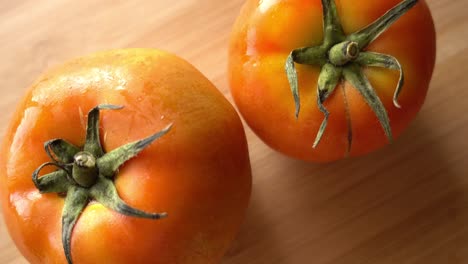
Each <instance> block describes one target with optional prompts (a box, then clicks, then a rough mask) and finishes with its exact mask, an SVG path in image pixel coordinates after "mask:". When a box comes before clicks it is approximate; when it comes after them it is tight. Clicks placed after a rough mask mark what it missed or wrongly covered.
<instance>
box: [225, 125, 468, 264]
mask: <svg viewBox="0 0 468 264" xmlns="http://www.w3.org/2000/svg"><path fill="white" fill-rule="evenodd" d="M429 120H430V118H429V116H426V118H425V117H424V116H420V117H419V118H417V119H416V120H415V122H413V124H412V125H411V126H410V128H409V129H408V131H407V132H406V133H404V135H402V136H401V138H400V139H399V140H397V141H396V142H395V143H394V144H393V145H391V146H389V147H387V148H385V149H383V150H381V151H378V152H376V153H374V154H371V155H368V156H365V157H361V158H354V159H348V160H343V161H339V162H335V163H332V164H325V165H314V164H309V163H306V162H301V161H295V160H291V159H288V158H286V157H283V156H281V155H280V154H275V153H273V152H271V153H272V154H271V155H269V156H268V157H265V158H258V159H257V160H253V170H254V177H255V180H254V187H253V194H252V199H251V205H250V207H249V210H248V213H247V217H246V221H245V224H244V226H243V227H242V229H241V232H240V234H239V236H238V238H237V240H236V242H235V244H234V246H233V247H232V248H231V250H230V251H229V252H228V254H227V255H226V257H225V259H224V262H223V264H228V263H229V264H237V263H252V264H257V263H272V264H274V263H278V264H279V263H287V264H290V263H291V264H295V263H310V262H311V261H313V263H317V264H320V263H327V264H338V263H346V264H353V263H360V264H364V263H461V262H457V261H456V260H457V259H455V258H458V259H460V255H461V254H465V256H466V257H467V258H468V252H466V251H465V252H462V251H461V250H462V248H468V239H465V240H462V241H466V242H461V240H460V239H459V238H458V239H457V235H466V236H467V237H468V228H465V226H466V223H467V222H468V194H465V192H464V189H465V190H466V188H467V182H466V180H465V179H464V178H465V177H464V175H466V172H465V168H464V167H466V166H464V165H463V164H462V161H461V160H460V159H462V158H463V155H461V154H458V156H457V155H456V154H455V153H449V152H450V149H456V146H454V147H450V146H447V142H446V141H443V140H442V141H441V140H440V138H441V135H436V134H433V133H431V124H429ZM437 133H439V134H440V132H437ZM460 134H461V133H460ZM459 136H460V141H458V140H453V142H457V141H458V142H464V139H463V135H459ZM465 145H466V144H465ZM266 160H268V162H266ZM268 163H274V164H275V170H273V171H270V170H268ZM264 171H268V175H265V174H264V173H263V174H262V172H264ZM440 247H445V248H443V249H442V248H440ZM433 259H440V261H439V262H437V261H436V262H433ZM465 259H466V258H465ZM418 261H420V262H418Z"/></svg>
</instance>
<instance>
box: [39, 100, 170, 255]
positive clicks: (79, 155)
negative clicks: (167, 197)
mask: <svg viewBox="0 0 468 264" xmlns="http://www.w3.org/2000/svg"><path fill="white" fill-rule="evenodd" d="M121 108H122V107H120V106H115V105H99V106H97V107H95V108H93V109H92V110H91V111H90V112H89V113H88V126H87V130H86V142H85V145H84V146H83V147H82V148H80V147H77V146H74V145H73V144H71V143H69V142H67V141H65V140H63V139H53V140H50V141H47V142H46V143H45V144H44V148H45V151H46V153H47V155H48V156H49V157H50V159H51V160H52V161H51V162H46V163H44V164H42V165H41V166H39V167H38V168H37V169H36V170H35V171H34V173H33V174H32V180H33V182H34V185H35V186H36V187H37V189H39V191H40V192H41V193H58V194H59V195H62V196H65V205H64V208H63V211H62V243H63V248H64V251H65V256H66V259H67V262H68V263H69V264H72V263H73V261H72V256H71V235H72V231H73V227H74V226H75V224H76V222H77V220H78V218H79V217H80V215H81V213H82V212H83V210H84V209H85V208H86V206H87V205H88V203H89V202H90V201H91V200H94V201H96V202H99V203H101V204H102V205H104V206H106V207H107V208H109V209H111V210H114V211H116V212H118V213H121V214H124V215H127V216H134V217H140V218H148V219H161V218H164V217H166V216H167V214H166V213H148V212H144V211H141V210H139V209H136V208H133V207H131V206H129V205H127V204H126V203H125V202H124V201H123V200H122V199H121V198H120V197H119V195H118V193H117V189H116V188H115V185H114V181H113V179H114V177H115V175H116V174H117V171H118V169H119V167H120V166H121V165H122V164H124V163H125V162H126V161H128V160H129V159H131V158H133V157H135V156H136V155H137V154H138V153H140V152H141V151H142V150H143V149H145V148H146V147H148V146H149V145H150V144H151V143H152V142H153V141H155V140H156V139H158V138H160V137H162V136H163V135H165V134H166V133H168V132H169V130H170V129H171V126H172V125H169V126H167V127H166V128H164V129H163V130H161V131H159V132H158V133H156V134H154V135H152V136H150V137H148V138H145V139H142V140H138V141H135V142H132V143H128V144H125V145H123V146H121V147H118V148H116V149H114V150H112V151H110V152H108V153H105V152H104V150H103V148H102V146H101V142H100V136H99V112H100V110H104V109H111V110H116V109H121ZM46 166H55V167H57V168H58V169H57V170H56V171H54V172H51V173H49V174H46V175H43V176H41V177H39V173H40V171H41V170H42V169H43V168H44V167H46Z"/></svg>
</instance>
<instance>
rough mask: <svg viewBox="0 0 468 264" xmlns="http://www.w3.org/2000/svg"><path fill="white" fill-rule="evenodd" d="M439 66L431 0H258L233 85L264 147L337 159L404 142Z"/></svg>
mask: <svg viewBox="0 0 468 264" xmlns="http://www.w3.org/2000/svg"><path fill="white" fill-rule="evenodd" d="M335 2H336V3H335ZM374 21H375V22H374ZM434 62H435V30H434V25H433V21H432V17H431V14H430V11H429V8H428V6H427V4H426V3H425V1H423V0H421V1H419V2H418V1H417V0H404V1H402V0H386V1H373V0H372V1H371V0H363V1H358V2H357V1H355V0H339V1H333V0H322V1H319V0H307V1H304V0H264V1H261V0H248V1H247V2H246V3H245V5H244V7H243V8H242V10H241V13H240V16H239V17H238V19H237V21H236V23H235V25H234V27H233V31H232V36H231V42H230V51H229V79H230V86H231V92H232V95H233V97H234V100H235V103H236V105H237V106H238V108H239V110H240V112H241V114H242V116H243V117H244V119H245V120H246V122H247V123H248V125H249V126H250V127H251V128H252V130H253V131H254V132H255V133H256V134H257V135H258V136H259V137H260V138H261V139H262V140H263V141H265V142H266V143H267V144H268V145H269V146H271V147H272V148H274V149H276V150H278V151H280V152H282V153H284V154H287V155H289V156H292V157H295V158H298V159H303V160H309V161H317V162H327V161H333V160H337V159H341V158H343V157H345V156H358V155H363V154H365V153H368V152H371V151H373V150H375V149H378V148H380V147H382V146H384V145H386V144H387V143H388V142H389V141H391V140H392V139H393V138H396V137H398V136H399V135H400V134H401V133H402V131H403V130H404V129H405V128H406V127H407V126H408V124H409V123H410V121H411V120H412V119H413V118H414V117H415V115H416V113H417V112H418V111H419V109H420V108H421V106H422V104H423V102H424V100H425V96H426V93H427V89H428V86H429V81H430V79H431V76H432V72H433V68H434ZM285 69H286V70H285ZM401 69H402V71H401ZM399 72H401V73H402V74H401V76H400V74H399ZM400 77H404V79H403V78H401V79H400ZM403 81H404V82H403ZM397 86H398V88H396V87H397ZM400 90H401V93H400ZM400 106H401V107H400ZM399 107H400V108H399ZM328 114H329V118H328V119H326V116H327V115H328ZM326 121H328V122H326Z"/></svg>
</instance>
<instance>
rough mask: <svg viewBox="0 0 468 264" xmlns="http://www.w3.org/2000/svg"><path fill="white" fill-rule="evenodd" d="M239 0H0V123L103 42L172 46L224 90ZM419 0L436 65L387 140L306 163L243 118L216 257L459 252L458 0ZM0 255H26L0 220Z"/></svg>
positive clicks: (462, 14) (409, 257) (409, 260)
mask: <svg viewBox="0 0 468 264" xmlns="http://www.w3.org/2000/svg"><path fill="white" fill-rule="evenodd" d="M242 2H243V1H242V0H230V1H219V0H177V1H173V0H171V1H169V0H159V1H149V0H146V1H145V0H135V1H123V0H101V1H94V0H84V1H72V0H42V1H35V0H21V1H19V0H17V1H10V0H0V39H1V42H0V58H2V61H1V62H0V91H1V95H2V100H1V101H0V123H1V124H2V125H1V126H0V132H1V133H2V134H3V133H4V132H5V125H6V124H7V123H8V120H9V118H10V116H11V114H12V109H14V107H15V105H16V103H17V102H18V100H19V98H20V97H21V96H22V94H23V93H24V91H25V89H26V87H27V86H28V85H29V84H31V83H32V81H33V80H34V78H36V77H37V76H38V75H39V74H40V73H41V72H42V71H44V70H45V69H46V68H49V67H51V66H53V65H56V64H59V63H61V62H63V61H65V60H67V59H70V58H73V57H76V56H79V55H84V54H87V53H90V52H93V51H97V50H102V49H110V48H123V47H157V48H161V49H165V50H168V51H171V52H173V53H176V54H178V55H180V56H181V57H183V58H185V59H187V60H189V61H191V62H192V63H193V64H194V65H195V66H196V67H197V68H199V69H200V70H201V71H202V72H203V73H204V74H205V75H206V76H207V77H208V78H209V79H211V80H212V81H213V82H214V83H215V85H216V86H217V87H218V88H219V89H220V90H221V91H222V92H223V93H224V94H225V95H226V97H228V99H229V100H231V101H232V99H231V97H230V95H229V91H228V85H227V78H226V59H227V43H228V36H229V31H230V28H231V25H232V23H233V22H234V19H235V17H236V15H237V13H238V12H239V8H240V6H241V4H242ZM428 2H429V5H430V7H431V9H432V11H433V16H434V19H435V22H436V28H437V33H438V56H437V66H436V70H435V74H434V77H433V81H432V83H431V87H430V92H429V95H428V99H427V101H426V104H425V105H424V107H423V109H422V111H421V112H420V114H419V115H418V117H417V118H416V120H415V121H414V122H413V124H412V125H411V126H410V128H409V130H408V131H407V132H406V133H405V134H404V135H403V136H402V138H401V139H399V140H398V141H397V142H396V143H395V144H393V145H392V146H389V147H387V148H385V149H383V150H381V151H378V152H377V153H375V154H372V155H370V156H366V157H363V158H356V159H352V160H344V161H340V162H336V163H333V164H327V165H314V164H308V163H304V162H300V161H295V160H292V159H289V158H287V157H284V156H282V155H280V154H278V153H276V152H273V151H272V150H270V149H269V148H267V147H266V146H265V145H264V144H263V143H262V142H261V141H260V140H259V139H258V138H257V137H255V135H253V134H252V132H251V131H250V129H248V128H247V127H246V130H247V136H248V140H249V147H250V155H251V161H252V166H253V174H254V185H253V195H252V200H251V205H250V208H249V211H248V215H247V218H246V220H245V224H244V225H243V227H242V230H241V232H240V234H239V236H238V238H237V240H236V241H235V242H234V244H233V246H232V248H231V250H230V251H229V252H228V254H227V255H226V257H225V258H224V261H223V264H241V263H242V264H245V263H249V264H263V263H264V264H277V263H286V264H299V263H315V264H340V263H346V264H354V263H369V264H370V263H372V264H375V263H377V264H387V263H388V264H394V263H400V264H439V263H441V264H444V263H451V264H462V263H468V224H467V223H468V172H467V171H468V170H467V169H468V165H467V161H468V140H467V135H468V115H466V114H465V113H466V112H465V111H466V110H468V104H467V102H468V101H467V100H468V99H467V98H468V89H467V88H468V86H467V84H468V74H467V73H466V72H467V69H466V65H468V56H467V55H466V54H467V53H468V45H466V43H467V41H468V35H467V34H466V33H467V31H466V29H467V28H468V16H466V11H468V10H467V6H468V2H467V1H466V0H429V1H428ZM0 184H2V183H0ZM0 219H1V218H0ZM0 263H3V264H22V263H27V262H26V261H25V260H24V259H23V258H22V256H21V255H20V254H19V252H18V251H17V249H16V248H15V246H14V244H13V242H12V241H11V240H10V238H9V236H8V234H7V230H6V227H5V225H4V222H3V219H2V220H0Z"/></svg>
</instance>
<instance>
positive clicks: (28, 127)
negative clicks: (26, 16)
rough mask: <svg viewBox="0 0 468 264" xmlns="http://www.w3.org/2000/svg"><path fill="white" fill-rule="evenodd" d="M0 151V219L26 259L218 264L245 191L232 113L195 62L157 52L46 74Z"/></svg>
mask: <svg viewBox="0 0 468 264" xmlns="http://www.w3.org/2000/svg"><path fill="white" fill-rule="evenodd" d="M96 106H98V107H96ZM117 106H121V107H117ZM120 108H122V109H120ZM88 111H89V114H87V113H88ZM168 125H171V126H168ZM155 133H156V134H155ZM100 135H101V136H100ZM151 135H153V136H151ZM148 136H150V137H148ZM51 139H58V140H53V141H50V140H51ZM141 139H144V140H141ZM152 141H154V143H152V144H151V142H152ZM44 142H46V144H45V147H46V151H44V147H43V146H44ZM101 142H102V143H101ZM131 142H133V143H132V144H128V143H131ZM101 145H102V148H101ZM83 146H84V147H83ZM83 150H84V152H83ZM1 153H2V156H1V160H0V182H1V187H0V188H1V189H0V191H1V194H0V195H1V196H0V198H1V204H2V207H3V212H4V217H5V220H6V224H7V226H8V229H9V232H10V234H11V236H12V238H13V240H14V241H15V243H16V245H17V246H18V248H19V249H20V251H21V252H22V254H24V256H25V258H26V259H27V260H28V261H30V262H31V263H66V261H67V259H68V263H71V262H73V263H93V264H95V263H113V264H117V263H170V264H173V263H191V264H193V263H203V264H205V263H216V262H218V261H219V260H220V259H221V257H222V255H223V253H224V252H225V250H226V249H227V247H228V245H229V243H230V242H231V241H232V240H233V238H234V236H235V234H236V232H237V230H238V228H239V226H240V224H241V221H242V219H243V216H244V213H245V210H246V207H247V203H248V200H249V195H250V187H251V170H250V162H249V157H248V151H247V144H246V138H245V134H244V130H243V127H242V124H241V122H240V119H239V116H238V115H237V114H236V112H235V110H234V109H233V107H232V106H231V105H230V104H229V102H228V101H227V100H225V98H224V97H223V96H222V94H221V93H220V92H219V91H218V90H217V89H216V88H215V87H214V86H213V84H211V83H210V81H209V80H208V79H206V78H205V77H204V76H203V75H202V74H201V73H200V72H199V71H198V70H196V69H195V68H194V67H193V66H191V65H190V64H189V63H187V62H185V61H184V60H182V59H180V58H178V57H176V56H174V55H170V54H167V53H164V52H161V51H156V50H150V49H129V50H115V51H109V52H102V53H97V54H94V55H91V56H88V57H84V58H81V59H77V60H73V61H71V62H69V63H66V64H65V65H63V66H60V67H58V68H56V69H54V70H52V71H49V72H48V73H46V74H45V75H43V76H42V77H40V78H39V79H38V80H37V81H36V82H35V83H34V84H33V85H32V87H31V88H30V89H29V92H28V93H27V95H26V97H25V98H24V100H23V101H22V102H21V104H20V105H19V107H18V109H17V111H16V113H15V114H14V117H13V120H12V122H11V124H10V126H9V129H8V130H7V133H6V136H5V139H4V142H3V145H2V152H1ZM138 153H139V155H138V156H136V157H135V155H136V154H138ZM127 160H128V161H127ZM45 162H51V163H53V164H54V165H55V166H47V167H43V169H41V168H40V167H39V166H40V165H41V164H43V163H45ZM32 175H33V176H32ZM34 176H38V178H37V179H35V181H34V183H33V180H32V177H34ZM35 184H36V186H35ZM38 188H39V189H41V191H39V190H38ZM82 209H83V210H82ZM81 210H82V211H81ZM149 212H159V213H149ZM145 218H150V219H145ZM159 218H163V219H159ZM156 219H159V220H156ZM74 221H76V222H74ZM75 223H76V225H75ZM64 252H67V254H68V255H67V259H66V257H65V254H64Z"/></svg>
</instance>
